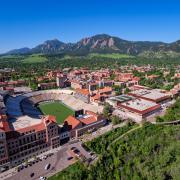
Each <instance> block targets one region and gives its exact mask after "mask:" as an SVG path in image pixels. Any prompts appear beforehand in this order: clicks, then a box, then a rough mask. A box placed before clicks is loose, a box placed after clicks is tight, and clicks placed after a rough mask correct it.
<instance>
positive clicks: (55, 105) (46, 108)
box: [39, 102, 74, 124]
mask: <svg viewBox="0 0 180 180" xmlns="http://www.w3.org/2000/svg"><path fill="white" fill-rule="evenodd" d="M39 108H40V110H41V111H42V113H43V114H45V115H48V114H50V115H54V116H56V119H57V123H58V124H62V123H63V122H64V120H65V119H66V118H67V117H68V116H69V115H72V114H74V111H73V110H72V109H70V108H68V107H67V106H66V105H64V104H63V103H60V102H48V103H42V104H40V105H39Z"/></svg>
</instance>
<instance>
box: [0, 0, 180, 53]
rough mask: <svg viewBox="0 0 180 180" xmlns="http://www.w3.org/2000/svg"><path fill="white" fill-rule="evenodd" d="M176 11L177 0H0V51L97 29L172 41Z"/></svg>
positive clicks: (179, 5) (175, 34)
mask: <svg viewBox="0 0 180 180" xmlns="http://www.w3.org/2000/svg"><path fill="white" fill-rule="evenodd" d="M179 9H180V1H178V0H146V1H144V0H136V1H134V0H111V1H109V0H104V1H98V2H97V1H96V0H86V1H83V0H76V1H75V0H61V1H58V0H38V1H35V0H31V1H29V2H28V3H27V2H25V1H24V0H6V1H3V2H1V4H0V25H1V26H0V53H4V52H6V51H8V50H11V49H17V48H22V47H30V48H31V47H34V46H36V45H38V44H39V43H42V42H44V41H45V40H48V39H54V38H57V39H59V40H60V41H63V42H76V41H79V40H80V39H81V38H84V37H88V36H92V35H95V34H101V33H105V34H109V35H113V36H118V37H120V38H123V39H126V40H133V41H144V40H145V41H147V40H148V41H163V42H173V41H176V40H178V39H180V34H179V32H180V23H179V19H180V11H179Z"/></svg>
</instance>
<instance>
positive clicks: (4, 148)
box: [0, 115, 60, 167]
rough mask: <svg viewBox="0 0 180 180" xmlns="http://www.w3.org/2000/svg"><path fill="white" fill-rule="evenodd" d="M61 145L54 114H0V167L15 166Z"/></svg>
mask: <svg viewBox="0 0 180 180" xmlns="http://www.w3.org/2000/svg"><path fill="white" fill-rule="evenodd" d="M59 145H60V138H59V126H58V125H57V123H56V119H55V117H54V116H44V117H42V119H35V118H31V117H29V116H21V117H19V118H17V119H16V120H15V119H14V120H13V119H11V120H9V121H8V120H7V116H6V115H1V116H0V167H6V166H8V167H13V166H16V165H18V164H20V163H22V162H24V161H25V160H27V159H29V158H32V157H34V156H36V155H38V154H40V153H42V152H45V151H47V150H49V149H52V148H56V147H58V146H59Z"/></svg>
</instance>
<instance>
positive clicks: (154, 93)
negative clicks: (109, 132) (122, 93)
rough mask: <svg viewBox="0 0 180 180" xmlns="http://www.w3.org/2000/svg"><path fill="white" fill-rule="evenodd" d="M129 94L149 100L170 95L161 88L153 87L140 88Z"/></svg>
mask: <svg viewBox="0 0 180 180" xmlns="http://www.w3.org/2000/svg"><path fill="white" fill-rule="evenodd" d="M129 94H130V95H134V96H137V97H141V98H147V99H148V100H153V101H156V100H158V99H163V98H166V97H168V95H167V94H165V93H163V92H161V90H160V89H152V90H148V89H139V90H135V91H132V92H130V93H129Z"/></svg>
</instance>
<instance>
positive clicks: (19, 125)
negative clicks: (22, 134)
mask: <svg viewBox="0 0 180 180" xmlns="http://www.w3.org/2000/svg"><path fill="white" fill-rule="evenodd" d="M9 121H10V123H11V124H12V126H13V128H14V130H16V131H18V130H20V129H24V128H29V127H31V126H34V125H38V124H41V123H42V120H41V119H35V118H31V117H30V116H20V117H18V118H17V119H10V120H9Z"/></svg>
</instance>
